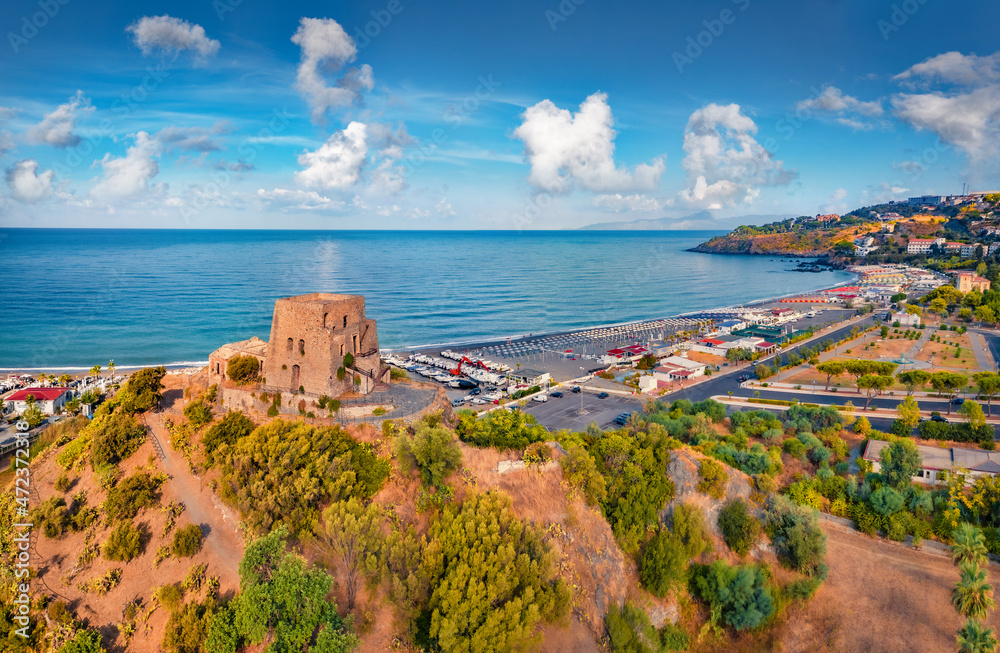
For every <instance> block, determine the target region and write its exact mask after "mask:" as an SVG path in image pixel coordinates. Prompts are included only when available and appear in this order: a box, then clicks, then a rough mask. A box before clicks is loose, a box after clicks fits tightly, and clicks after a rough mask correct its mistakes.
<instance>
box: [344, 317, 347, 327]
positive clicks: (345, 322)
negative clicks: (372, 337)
mask: <svg viewBox="0 0 1000 653" xmlns="http://www.w3.org/2000/svg"><path fill="white" fill-rule="evenodd" d="M344 326H345V327H346V326H347V316H346V315H345V316H344Z"/></svg>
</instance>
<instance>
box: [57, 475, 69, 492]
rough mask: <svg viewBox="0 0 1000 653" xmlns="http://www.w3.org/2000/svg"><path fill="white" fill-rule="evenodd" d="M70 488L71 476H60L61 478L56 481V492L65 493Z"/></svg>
mask: <svg viewBox="0 0 1000 653" xmlns="http://www.w3.org/2000/svg"><path fill="white" fill-rule="evenodd" d="M69 486H70V482H69V476H67V475H66V474H60V475H59V478H57V479H56V482H55V484H54V487H55V490H56V492H65V491H66V490H68V489H69Z"/></svg>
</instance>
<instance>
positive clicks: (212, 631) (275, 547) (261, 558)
mask: <svg viewBox="0 0 1000 653" xmlns="http://www.w3.org/2000/svg"><path fill="white" fill-rule="evenodd" d="M287 537H288V530H287V529H286V528H285V527H284V526H281V527H279V528H277V529H275V530H274V531H272V532H271V533H269V534H268V535H266V536H265V537H262V538H260V539H259V540H257V541H255V542H253V543H252V544H250V545H249V546H248V547H247V549H246V552H245V553H244V554H243V560H241V561H240V594H239V595H238V596H237V597H236V598H235V599H234V600H233V602H232V603H231V604H230V606H231V607H232V612H231V613H230V612H227V611H220V612H217V613H216V614H215V616H213V618H212V621H211V622H210V623H209V626H208V638H209V640H210V641H213V642H216V643H223V642H224V645H225V646H226V647H228V646H229V645H230V644H232V646H233V648H231V649H230V648H227V649H225V650H226V651H227V652H228V653H232V651H234V650H236V649H237V648H239V647H240V646H241V645H242V644H245V643H248V644H250V645H253V646H258V645H259V644H261V643H262V642H264V641H265V639H267V640H269V641H270V645H269V646H268V647H267V650H270V651H302V650H306V645H307V644H309V643H310V642H314V643H313V644H312V645H311V648H310V649H309V650H312V651H322V652H323V653H344V652H346V651H349V650H351V649H353V648H355V647H356V646H357V644H358V640H357V637H355V635H354V634H353V633H351V632H350V630H349V629H348V628H347V627H346V624H345V623H344V621H343V620H342V619H341V618H340V617H339V616H338V614H337V605H336V603H334V602H333V601H330V600H328V599H327V598H326V597H327V596H329V594H330V590H332V589H333V578H332V577H331V576H330V575H329V574H327V573H325V572H324V571H322V570H320V569H316V568H309V567H307V566H306V562H305V560H304V559H303V558H302V557H301V556H298V555H295V554H294V553H286V552H285V540H286V539H287ZM225 622H229V623H231V624H232V625H233V626H232V627H228V626H227V625H226V623H225ZM207 650H212V651H213V653H215V652H218V653H222V651H223V649H221V648H215V647H210V648H209V649H207Z"/></svg>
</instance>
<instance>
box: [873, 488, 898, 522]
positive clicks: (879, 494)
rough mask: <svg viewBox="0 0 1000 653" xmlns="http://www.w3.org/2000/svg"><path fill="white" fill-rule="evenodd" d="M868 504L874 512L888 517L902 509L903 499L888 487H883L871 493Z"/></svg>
mask: <svg viewBox="0 0 1000 653" xmlns="http://www.w3.org/2000/svg"><path fill="white" fill-rule="evenodd" d="M868 502H869V503H870V504H871V506H872V509H873V510H874V511H875V512H877V513H878V514H880V515H882V516H883V517H888V516H889V515H892V514H894V513H897V512H899V511H900V510H902V509H903V504H904V499H903V495H902V494H900V493H899V492H897V491H896V490H894V489H892V488H891V487H889V486H888V485H884V486H882V487H880V488H879V489H877V490H875V491H874V492H872V494H871V496H870V497H868Z"/></svg>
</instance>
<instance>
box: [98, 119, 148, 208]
mask: <svg viewBox="0 0 1000 653" xmlns="http://www.w3.org/2000/svg"><path fill="white" fill-rule="evenodd" d="M159 153H160V144H159V142H158V141H157V140H155V139H153V138H150V136H149V134H147V133H146V132H139V133H137V134H136V135H135V144H134V145H133V146H132V147H130V148H128V150H127V152H126V153H125V156H123V157H120V158H117V159H115V158H112V157H111V155H110V154H105V155H104V158H103V159H101V161H100V164H101V167H102V168H103V169H104V179H102V180H101V181H99V182H98V183H97V184H96V185H95V186H94V187H93V188H92V189H91V190H90V194H91V196H92V197H94V198H95V199H98V200H103V201H111V200H115V199H121V198H125V197H130V196H132V195H136V194H138V193H141V192H143V191H145V190H146V189H147V188H148V187H149V182H150V181H151V180H152V179H153V177H155V176H156V175H157V173H159V171H160V167H159V165H158V164H157V162H156V158H155V157H157V156H158V155H159Z"/></svg>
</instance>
